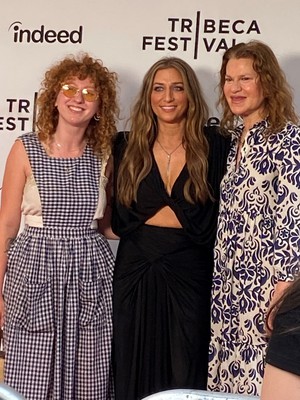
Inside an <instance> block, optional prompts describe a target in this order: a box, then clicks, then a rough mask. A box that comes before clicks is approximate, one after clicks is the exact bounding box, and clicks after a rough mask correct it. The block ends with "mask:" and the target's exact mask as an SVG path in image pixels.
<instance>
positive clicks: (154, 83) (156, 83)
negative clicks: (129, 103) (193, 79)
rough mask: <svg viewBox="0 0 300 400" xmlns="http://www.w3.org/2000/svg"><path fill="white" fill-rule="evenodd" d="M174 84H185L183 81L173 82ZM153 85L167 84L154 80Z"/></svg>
mask: <svg viewBox="0 0 300 400" xmlns="http://www.w3.org/2000/svg"><path fill="white" fill-rule="evenodd" d="M171 84H172V85H183V81H179V82H171ZM153 85H165V83H162V82H153Z"/></svg>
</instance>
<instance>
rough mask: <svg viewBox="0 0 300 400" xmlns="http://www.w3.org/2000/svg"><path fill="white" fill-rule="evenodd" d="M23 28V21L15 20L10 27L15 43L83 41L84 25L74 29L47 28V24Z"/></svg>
mask: <svg viewBox="0 0 300 400" xmlns="http://www.w3.org/2000/svg"><path fill="white" fill-rule="evenodd" d="M21 28H22V22H20V21H15V22H13V23H12V24H10V26H9V28H8V30H9V31H11V30H12V31H13V40H14V42H15V43H56V42H58V43H74V44H75V43H82V37H83V27H82V25H80V26H79V27H78V29H77V30H76V29H75V30H73V31H67V30H65V29H62V30H60V31H55V30H53V29H46V28H45V25H41V26H40V28H39V29H33V30H31V29H21Z"/></svg>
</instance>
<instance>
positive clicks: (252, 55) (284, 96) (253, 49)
mask: <svg viewBox="0 0 300 400" xmlns="http://www.w3.org/2000/svg"><path fill="white" fill-rule="evenodd" d="M240 58H247V59H251V60H253V69H254V71H255V72H256V73H257V74H258V76H259V79H260V83H261V86H262V90H263V94H264V97H265V99H264V114H265V117H267V118H268V122H269V128H268V130H267V131H266V132H265V134H266V136H269V135H270V134H271V133H272V132H278V131H280V130H282V129H283V128H284V126H285V124H286V122H287V121H291V122H293V123H295V124H298V116H297V115H296V113H295V110H294V106H293V93H292V89H291V87H290V86H289V84H288V82H287V80H286V77H285V74H284V72H283V71H282V69H281V68H280V65H279V63H278V60H277V58H276V56H275V54H274V53H273V51H272V50H271V48H270V47H269V46H268V45H266V44H265V43H263V42H260V41H258V40H252V41H250V42H248V43H239V44H236V45H234V46H233V47H231V48H230V49H228V50H227V51H225V53H224V55H223V59H222V65H221V69H220V84H219V101H218V105H221V107H222V109H223V117H222V120H221V127H222V128H225V129H234V128H235V126H236V115H235V114H233V113H232V112H231V110H230V107H229V106H228V103H227V100H226V98H225V95H224V91H223V88H224V84H225V76H226V67H227V63H228V61H229V60H231V59H240Z"/></svg>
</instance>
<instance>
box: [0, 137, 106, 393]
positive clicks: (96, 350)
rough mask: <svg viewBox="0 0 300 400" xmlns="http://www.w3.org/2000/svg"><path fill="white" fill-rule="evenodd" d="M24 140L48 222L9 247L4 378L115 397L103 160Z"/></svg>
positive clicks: (21, 386) (33, 387) (25, 387)
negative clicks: (98, 217)
mask: <svg viewBox="0 0 300 400" xmlns="http://www.w3.org/2000/svg"><path fill="white" fill-rule="evenodd" d="M21 140H22V142H23V144H24V146H25V148H26V151H27V153H28V157H29V160H30V163H31V167H32V171H33V175H34V177H35V180H36V183H37V186H38V189H39V194H40V198H41V203H42V217H43V228H36V227H29V226H26V227H25V229H24V231H23V232H22V233H21V234H20V235H19V236H18V237H17V239H16V240H15V241H14V243H13V244H12V246H11V247H10V249H9V253H8V255H9V261H8V267H7V274H6V283H5V289H4V296H5V302H6V321H5V329H4V344H5V351H6V361H5V372H4V373H5V382H6V383H7V384H8V385H10V386H11V387H13V388H14V389H16V390H17V391H19V392H20V393H21V394H23V395H24V396H25V398H26V399H28V400H43V399H57V400H71V399H72V400H106V399H112V398H113V387H112V376H111V338H112V315H111V314H112V298H111V297H112V274H113V263H114V259H113V254H112V252H111V249H110V246H109V244H108V242H107V240H106V239H105V238H104V237H103V236H102V235H101V234H99V233H97V231H96V230H94V229H91V228H90V226H91V223H92V219H93V216H94V213H95V208H96V206H97V200H98V196H99V187H98V185H99V178H100V171H101V160H99V159H98V158H97V157H96V156H95V155H94V154H93V151H92V149H91V148H89V147H87V148H86V149H85V151H84V153H83V155H82V156H81V157H78V158H73V159H58V158H51V157H49V156H48V155H47V154H46V152H45V150H44V149H43V147H42V146H41V144H40V142H39V141H38V139H37V137H36V135H35V134H25V135H23V136H21Z"/></svg>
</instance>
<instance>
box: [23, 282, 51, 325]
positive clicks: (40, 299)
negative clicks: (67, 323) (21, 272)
mask: <svg viewBox="0 0 300 400" xmlns="http://www.w3.org/2000/svg"><path fill="white" fill-rule="evenodd" d="M25 294H26V325H27V326H26V328H27V329H28V330H29V331H30V332H51V331H52V330H53V327H54V324H53V300H52V285H51V282H50V280H49V281H46V282H43V283H31V282H28V281H27V282H26V283H25Z"/></svg>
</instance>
